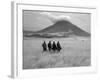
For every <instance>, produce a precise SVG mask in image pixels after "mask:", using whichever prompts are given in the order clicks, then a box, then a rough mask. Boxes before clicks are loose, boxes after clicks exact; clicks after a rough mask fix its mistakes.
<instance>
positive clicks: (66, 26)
mask: <svg viewBox="0 0 100 80" xmlns="http://www.w3.org/2000/svg"><path fill="white" fill-rule="evenodd" d="M68 31H71V32H73V34H74V35H78V36H90V34H89V33H88V32H86V31H84V30H82V29H80V28H79V27H78V26H76V25H74V24H72V23H71V22H69V21H66V20H60V21H57V22H56V23H54V24H53V25H50V26H49V27H47V28H45V29H42V30H40V31H38V33H59V32H68Z"/></svg>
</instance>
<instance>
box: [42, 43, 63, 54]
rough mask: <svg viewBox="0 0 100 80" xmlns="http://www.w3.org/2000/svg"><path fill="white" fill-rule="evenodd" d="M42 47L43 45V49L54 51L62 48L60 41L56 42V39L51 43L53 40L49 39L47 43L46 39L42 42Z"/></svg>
mask: <svg viewBox="0 0 100 80" xmlns="http://www.w3.org/2000/svg"><path fill="white" fill-rule="evenodd" d="M42 47H43V51H54V52H55V51H58V52H60V51H61V49H62V47H61V45H60V42H59V41H58V42H57V43H55V41H53V42H52V43H51V41H49V43H48V44H46V42H45V41H44V42H43V44H42Z"/></svg>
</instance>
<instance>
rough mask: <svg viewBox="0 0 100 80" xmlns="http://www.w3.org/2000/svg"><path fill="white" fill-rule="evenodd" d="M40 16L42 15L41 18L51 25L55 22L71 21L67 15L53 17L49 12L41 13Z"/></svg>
mask: <svg viewBox="0 0 100 80" xmlns="http://www.w3.org/2000/svg"><path fill="white" fill-rule="evenodd" d="M40 14H41V15H43V16H46V17H47V18H48V19H49V20H50V21H51V22H53V23H55V22H57V21H60V20H67V21H69V20H70V19H71V17H70V16H67V15H53V14H51V13H50V12H41V13H40Z"/></svg>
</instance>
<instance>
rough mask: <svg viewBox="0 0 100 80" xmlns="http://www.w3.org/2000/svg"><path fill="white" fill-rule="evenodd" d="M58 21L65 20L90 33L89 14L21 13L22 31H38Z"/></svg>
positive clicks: (29, 11)
mask: <svg viewBox="0 0 100 80" xmlns="http://www.w3.org/2000/svg"><path fill="white" fill-rule="evenodd" d="M59 20H67V21H70V22H72V23H73V24H75V25H76V26H78V27H79V28H81V29H83V30H84V31H86V32H89V33H90V26H91V25H90V24H91V14H89V13H71V12H52V11H34V10H24V11H23V29H24V30H27V31H39V30H42V29H44V28H47V27H49V26H50V25H53V24H54V23H55V22H57V21H59Z"/></svg>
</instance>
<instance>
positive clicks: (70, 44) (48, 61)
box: [23, 38, 91, 69]
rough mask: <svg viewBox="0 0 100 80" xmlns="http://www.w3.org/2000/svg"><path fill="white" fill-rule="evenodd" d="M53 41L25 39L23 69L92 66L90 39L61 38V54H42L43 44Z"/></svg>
mask: <svg viewBox="0 0 100 80" xmlns="http://www.w3.org/2000/svg"><path fill="white" fill-rule="evenodd" d="M44 40H46V42H48V41H49V40H51V41H52V39H41V38H40V39H34V38H33V39H25V40H24V46H23V48H24V49H23V69H39V68H56V67H80V66H90V64H91V49H90V46H91V45H90V39H85V38H79V39H72V38H61V39H59V38H58V39H57V38H55V39H53V40H54V41H58V40H59V41H60V43H61V45H62V47H63V48H62V50H61V52H60V53H57V52H56V53H54V52H42V47H41V43H42V42H43V41H44Z"/></svg>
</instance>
